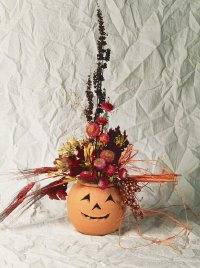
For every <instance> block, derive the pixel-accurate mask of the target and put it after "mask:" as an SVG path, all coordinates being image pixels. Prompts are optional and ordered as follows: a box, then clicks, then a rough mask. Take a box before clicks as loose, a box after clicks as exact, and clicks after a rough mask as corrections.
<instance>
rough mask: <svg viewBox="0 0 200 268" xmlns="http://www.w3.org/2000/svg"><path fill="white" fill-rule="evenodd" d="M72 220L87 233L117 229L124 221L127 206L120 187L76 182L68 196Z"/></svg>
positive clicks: (104, 232) (99, 232)
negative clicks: (101, 187) (104, 187)
mask: <svg viewBox="0 0 200 268" xmlns="http://www.w3.org/2000/svg"><path fill="white" fill-rule="evenodd" d="M67 210H68V216H69V220H70V222H71V223H72V224H73V225H74V227H75V228H76V230H77V231H79V232H80V233H83V234H87V235H106V234H109V233H113V232H115V231H117V230H118V229H119V227H120V225H121V223H122V221H123V218H124V214H125V206H124V205H123V202H122V199H121V196H120V193H119V189H118V188H117V187H116V186H113V185H109V186H108V187H107V188H106V189H104V190H101V189H100V188H98V186H97V185H96V184H89V183H80V182H77V183H76V184H74V185H73V186H72V188H71V190H70V192H69V194H68V197H67Z"/></svg>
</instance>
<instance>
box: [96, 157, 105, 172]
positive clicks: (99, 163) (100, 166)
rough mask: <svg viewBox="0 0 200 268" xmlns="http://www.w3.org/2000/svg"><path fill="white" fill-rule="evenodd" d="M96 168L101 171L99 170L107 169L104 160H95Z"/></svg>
mask: <svg viewBox="0 0 200 268" xmlns="http://www.w3.org/2000/svg"><path fill="white" fill-rule="evenodd" d="M94 166H95V167H96V168H97V169H99V170H102V169H104V168H105V167H106V161H105V160H104V159H102V158H97V159H95V161H94Z"/></svg>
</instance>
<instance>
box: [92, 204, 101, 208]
mask: <svg viewBox="0 0 200 268" xmlns="http://www.w3.org/2000/svg"><path fill="white" fill-rule="evenodd" d="M95 208H98V209H101V208H100V206H99V204H98V203H96V205H95V206H94V207H93V209H95ZM93 209H92V210H93Z"/></svg>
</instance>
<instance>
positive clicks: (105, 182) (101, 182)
mask: <svg viewBox="0 0 200 268" xmlns="http://www.w3.org/2000/svg"><path fill="white" fill-rule="evenodd" d="M98 186H99V188H100V189H101V190H104V189H105V188H107V187H108V180H107V179H106V178H102V179H100V180H99V183H98Z"/></svg>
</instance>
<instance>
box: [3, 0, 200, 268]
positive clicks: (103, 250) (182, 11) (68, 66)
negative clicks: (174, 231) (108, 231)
mask: <svg viewBox="0 0 200 268" xmlns="http://www.w3.org/2000/svg"><path fill="white" fill-rule="evenodd" d="M99 2H100V6H101V8H102V10H103V13H104V20H105V24H106V29H107V32H108V33H109V37H108V45H109V47H110V48H111V62H110V63H109V68H108V69H107V70H106V72H105V78H106V83H105V85H106V88H107V93H108V95H109V96H110V97H111V100H112V101H113V102H114V104H115V105H116V106H117V107H118V108H117V110H116V111H115V112H114V113H113V115H112V123H111V125H112V126H117V125H118V124H119V125H120V126H121V128H122V129H127V130H128V134H129V139H130V141H131V142H132V143H134V144H135V147H136V148H138V149H139V150H140V152H141V153H140V158H144V159H162V160H163V161H164V163H166V164H167V165H168V166H169V167H170V169H171V170H173V171H175V172H177V173H181V174H183V176H182V177H181V179H180V180H179V189H180V192H181V195H182V197H183V199H184V201H185V202H186V203H187V204H188V205H189V206H191V207H193V208H194V210H195V211H196V212H197V213H198V212H199V203H200V194H199V190H200V182H199V179H200V178H199V171H200V168H199V159H200V154H199V152H200V149H199V148H200V109H199V102H200V54H199V53H200V38H199V34H200V15H199V14H200V1H198V0H196V1H195V0H172V1H171V0H163V1H161V0H160V1H157V0H141V1H139V0H138V1H135V0H129V1H125V0H121V1H118V0H107V1H99ZM97 35H98V31H97V17H96V1H92V0H91V1H88V0H84V1H78V0H71V1H69V0H57V1H54V0H1V1H0V152H1V154H0V167H1V173H4V172H8V171H9V170H16V169H18V170H20V169H24V168H27V167H29V168H32V167H40V166H48V165H51V164H52V161H53V160H54V158H55V157H56V156H57V149H58V148H59V147H60V146H61V145H62V142H64V141H65V140H66V139H67V138H68V137H71V136H73V135H76V136H77V137H80V136H81V134H82V133H83V132H84V122H85V121H84V116H83V108H84V105H85V103H86V99H85V92H84V91H85V83H86V79H87V75H88V74H89V73H90V72H91V71H92V70H93V69H94V68H95V60H96V44H95V40H96V38H97ZM0 180H1V181H0V209H3V207H5V206H6V204H7V203H8V201H9V200H10V198H11V197H12V196H13V194H14V193H15V192H16V191H17V190H18V189H20V188H21V187H22V186H23V185H24V184H25V183H26V181H23V180H17V179H15V178H12V176H3V175H1V177H0ZM152 196H153V197H152ZM154 197H155V199H156V191H155V193H154V195H151V196H150V197H149V198H150V199H149V200H152V199H153V200H154ZM146 200H148V196H147V199H146ZM163 200H165V201H166V202H167V201H168V200H169V203H170V202H172V201H174V202H176V200H177V197H176V196H175V195H174V194H173V193H172V191H171V190H170V187H166V189H165V190H164V192H163ZM171 200H172V201H171ZM143 202H144V204H145V200H144V201H143ZM0 226H1V229H0V267H21V268H23V267H34V268H42V267H48V268H51V267H56V268H57V267H91V268H93V267H124V268H127V267H159V268H160V267H163V268H164V267H179V268H180V267H198V266H199V265H200V250H199V246H200V231H199V228H198V224H197V222H196V223H195V222H193V226H194V227H195V228H194V231H193V232H192V233H191V235H190V244H189V246H188V247H187V249H185V250H184V252H183V255H182V256H178V255H177V254H176V252H174V251H173V250H171V249H170V248H167V247H164V246H149V247H146V248H144V249H142V250H138V251H134V250H132V251H131V250H124V249H122V248H120V246H119V245H118V236H117V234H113V235H107V236H104V237H90V236H85V235H81V234H79V233H77V232H75V231H74V229H73V227H72V226H71V225H70V224H69V222H68V219H67V217H66V212H65V204H64V202H56V201H55V202H53V201H49V200H47V199H44V200H42V201H41V202H40V203H39V204H37V205H35V206H34V207H33V208H32V209H30V211H29V212H27V213H26V214H24V215H23V217H22V218H20V219H19V221H18V222H16V223H14V224H13V225H12V226H10V225H9V226H8V223H6V224H1V225H0ZM150 226H151V225H150ZM150 228H153V227H152V226H151V227H150ZM159 232H161V233H165V228H163V229H162V226H160V227H159V228H157V229H156V230H154V234H155V235H157V234H159ZM131 234H132V236H133V239H137V241H138V242H140V239H139V240H138V238H137V234H136V232H135V230H134V229H133V230H132V231H131ZM134 237H135V238H134ZM125 241H126V239H125ZM128 241H129V240H128V238H127V241H126V245H128V246H129V245H130V244H129V242H128Z"/></svg>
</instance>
